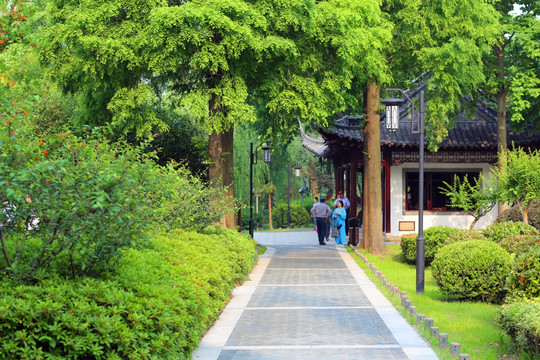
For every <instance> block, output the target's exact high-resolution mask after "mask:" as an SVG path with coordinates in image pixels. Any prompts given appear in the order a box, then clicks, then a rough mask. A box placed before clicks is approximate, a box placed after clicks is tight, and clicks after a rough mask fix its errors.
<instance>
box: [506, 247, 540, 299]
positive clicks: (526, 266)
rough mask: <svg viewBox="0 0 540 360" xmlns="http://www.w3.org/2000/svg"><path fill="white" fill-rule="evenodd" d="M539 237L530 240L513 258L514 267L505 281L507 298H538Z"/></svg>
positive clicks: (539, 283)
mask: <svg viewBox="0 0 540 360" xmlns="http://www.w3.org/2000/svg"><path fill="white" fill-rule="evenodd" d="M539 269H540V237H536V239H534V240H530V242H529V244H528V246H524V248H523V250H522V251H521V252H520V253H518V254H517V255H516V257H515V258H514V266H512V270H511V272H510V274H509V275H508V278H507V279H506V288H507V290H508V297H509V298H516V297H517V298H529V299H532V298H535V297H540V271H539Z"/></svg>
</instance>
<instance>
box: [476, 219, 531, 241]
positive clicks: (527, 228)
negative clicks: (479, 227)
mask: <svg viewBox="0 0 540 360" xmlns="http://www.w3.org/2000/svg"><path fill="white" fill-rule="evenodd" d="M483 234H484V236H485V237H486V238H487V239H488V240H491V241H494V242H496V243H499V242H500V241H501V240H502V239H504V238H505V237H509V236H519V235H537V234H538V230H536V229H535V228H534V227H533V226H531V225H528V224H525V223H524V222H512V221H508V222H503V223H494V224H491V225H490V226H488V227H487V228H485V229H484V231H483Z"/></svg>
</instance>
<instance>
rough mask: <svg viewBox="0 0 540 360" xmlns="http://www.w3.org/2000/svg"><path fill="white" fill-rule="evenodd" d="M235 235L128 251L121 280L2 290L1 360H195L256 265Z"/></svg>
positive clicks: (216, 231) (180, 235) (247, 243)
mask: <svg viewBox="0 0 540 360" xmlns="http://www.w3.org/2000/svg"><path fill="white" fill-rule="evenodd" d="M255 246H256V244H255V242H254V241H253V240H252V239H251V238H250V237H248V236H246V235H243V234H240V233H238V232H236V231H232V230H226V229H220V228H209V229H205V230H203V231H202V232H200V233H198V232H189V231H175V232H171V233H168V234H162V235H160V236H158V237H155V238H153V239H151V240H150V241H149V246H148V247H147V248H130V249H126V250H125V251H124V252H125V253H124V256H123V257H122V258H121V259H120V263H119V266H118V267H117V269H116V271H115V272H110V273H107V274H106V276H104V277H103V278H101V279H93V278H88V277H86V278H83V279H81V280H79V281H71V280H67V279H64V278H61V277H59V276H56V275H54V274H51V275H50V277H49V278H48V279H46V280H42V281H40V282H38V283H36V284H18V283H16V282H15V280H14V279H11V278H8V277H5V276H4V277H3V278H2V281H0V320H1V321H0V336H1V338H2V343H1V344H0V358H17V359H39V358H56V359H67V358H87V359H190V358H191V352H192V351H193V349H195V348H196V346H197V344H198V342H199V339H200V337H201V336H202V335H203V334H204V332H205V331H206V329H207V328H208V327H209V326H211V324H212V323H213V322H214V321H215V319H216V318H217V316H218V315H219V313H220V311H221V310H222V309H223V308H224V306H225V304H226V303H227V302H228V299H229V294H230V292H231V290H232V288H234V287H235V286H236V284H237V283H238V282H242V281H243V280H244V279H246V276H247V273H248V272H249V270H250V269H251V268H252V266H253V264H254V261H255V256H256V255H255Z"/></svg>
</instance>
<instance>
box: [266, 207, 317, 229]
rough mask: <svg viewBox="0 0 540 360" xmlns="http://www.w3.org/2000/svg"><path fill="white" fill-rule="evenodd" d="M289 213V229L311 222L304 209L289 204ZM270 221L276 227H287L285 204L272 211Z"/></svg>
mask: <svg viewBox="0 0 540 360" xmlns="http://www.w3.org/2000/svg"><path fill="white" fill-rule="evenodd" d="M290 212H291V228H295V227H302V226H305V225H307V224H309V223H310V222H311V221H313V220H311V216H310V214H309V213H308V212H307V211H306V209H304V208H303V207H302V206H300V205H298V204H291V206H290ZM272 220H273V221H274V226H276V227H281V228H285V227H287V204H279V205H278V206H276V207H275V208H274V209H273V210H272Z"/></svg>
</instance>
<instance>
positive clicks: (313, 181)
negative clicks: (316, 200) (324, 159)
mask: <svg viewBox="0 0 540 360" xmlns="http://www.w3.org/2000/svg"><path fill="white" fill-rule="evenodd" d="M308 178H309V186H310V187H311V194H312V195H313V197H315V196H317V197H319V196H320V194H319V183H318V182H317V177H316V176H315V161H313V160H311V161H310V162H309V164H308Z"/></svg>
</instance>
